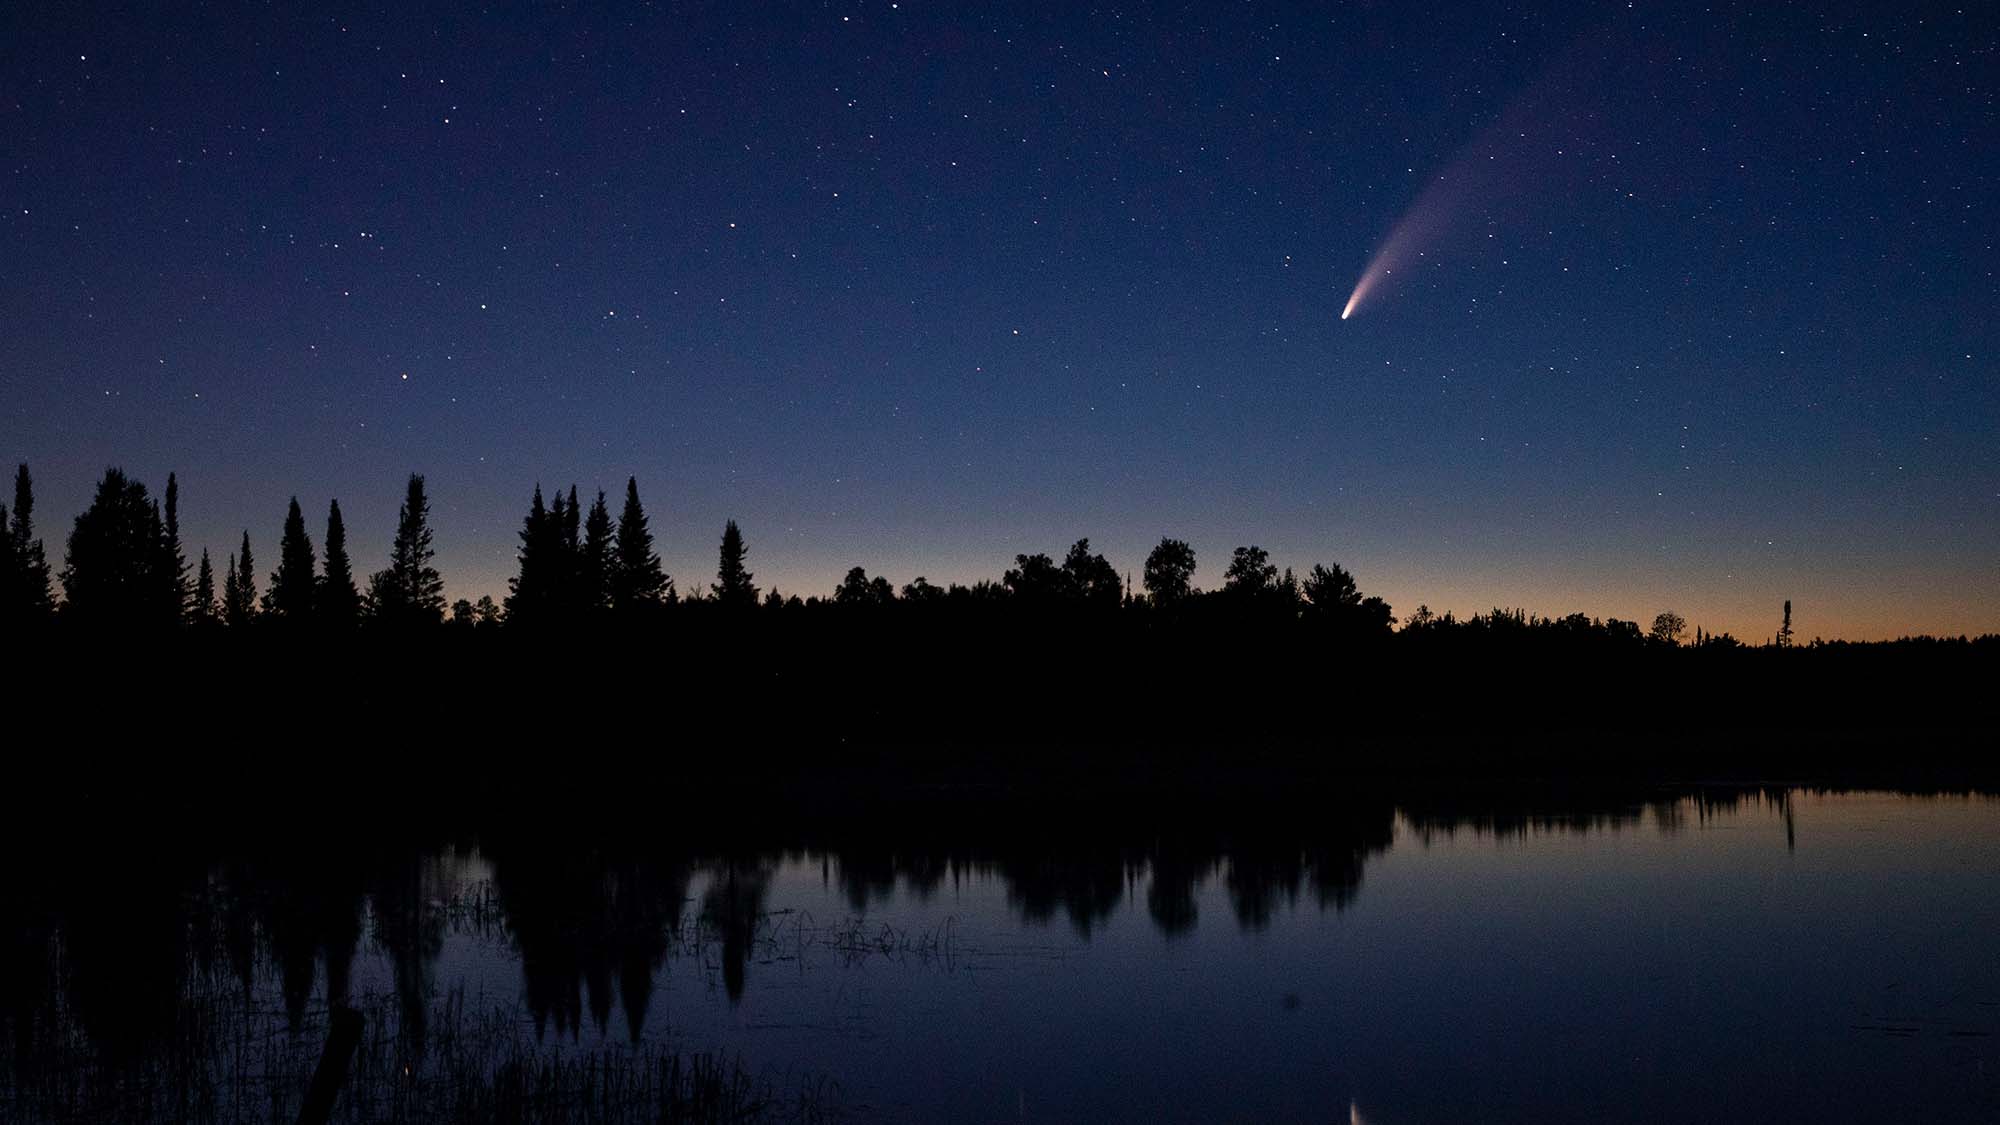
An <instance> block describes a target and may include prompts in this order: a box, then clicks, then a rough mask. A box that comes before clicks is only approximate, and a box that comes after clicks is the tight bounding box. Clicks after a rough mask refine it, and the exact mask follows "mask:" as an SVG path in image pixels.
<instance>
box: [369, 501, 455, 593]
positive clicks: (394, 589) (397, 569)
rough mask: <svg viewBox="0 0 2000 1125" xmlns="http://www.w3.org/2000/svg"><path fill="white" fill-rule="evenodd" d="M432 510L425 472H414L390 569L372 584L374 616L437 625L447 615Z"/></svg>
mask: <svg viewBox="0 0 2000 1125" xmlns="http://www.w3.org/2000/svg"><path fill="white" fill-rule="evenodd" d="M430 513H431V506H430V501H429V500H427V499H425V497H424V478H423V475H422V474H421V473H411V474H410V485H409V491H408V493H407V495H406V496H405V497H404V500H403V506H402V509H401V510H400V511H398V512H397V513H396V540H395V542H394V543H393V544H391V545H390V548H389V569H387V570H385V571H381V572H379V573H378V574H377V575H376V576H375V577H374V578H373V579H371V581H370V584H369V585H370V589H369V593H370V594H371V595H372V600H373V601H374V603H375V616H376V618H377V619H378V620H380V621H382V622H384V623H386V624H394V625H435V624H437V623H439V622H440V621H442V620H443V619H444V578H443V577H442V576H441V575H439V574H438V572H437V568H436V567H435V566H433V565H431V561H432V560H433V559H434V558H435V557H436V556H437V551H436V549H435V548H433V547H432V546H431V527H430Z"/></svg>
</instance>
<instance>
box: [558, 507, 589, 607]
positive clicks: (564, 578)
mask: <svg viewBox="0 0 2000 1125" xmlns="http://www.w3.org/2000/svg"><path fill="white" fill-rule="evenodd" d="M556 526H557V528H558V529H559V531H560V533H561V535H560V538H561V543H562V549H561V550H560V551H559V552H558V553H557V557H558V558H560V559H561V560H562V565H561V567H560V568H559V569H558V570H557V575H558V577H559V580H560V586H559V587H558V591H557V595H556V604H557V605H558V606H560V607H561V611H562V615H563V619H564V620H565V621H572V622H573V621H575V620H576V619H577V617H578V616H579V615H581V614H582V612H583V600H584V599H583V578H582V574H583V542H582V536H581V534H580V533H581V531H582V529H583V512H582V511H581V510H580V509H578V507H577V504H576V485H574V484H572V485H570V486H569V500H568V502H567V503H562V502H558V503H557V505H556Z"/></svg>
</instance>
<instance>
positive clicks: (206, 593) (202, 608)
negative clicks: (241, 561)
mask: <svg viewBox="0 0 2000 1125" xmlns="http://www.w3.org/2000/svg"><path fill="white" fill-rule="evenodd" d="M188 622H189V624H191V625H194V626H195V627H196V628H206V627H208V626H210V625H213V624H215V568H214V567H213V566H211V565H210V564H209V561H208V548H206V547H203V548H202V549H201V566H200V567H198V568H197V569H196V570H195V578H194V601H193V603H192V604H191V605H189V607H188Z"/></svg>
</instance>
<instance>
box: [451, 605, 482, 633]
mask: <svg viewBox="0 0 2000 1125" xmlns="http://www.w3.org/2000/svg"><path fill="white" fill-rule="evenodd" d="M478 622H479V619H478V617H476V616H475V615H474V614H473V610H472V602H471V601H470V600H469V599H466V598H460V599H458V600H457V601H455V602H453V603H451V619H450V620H449V621H447V622H446V624H448V625H451V626H453V627H455V628H461V629H470V628H472V627H473V626H474V625H476V624H478Z"/></svg>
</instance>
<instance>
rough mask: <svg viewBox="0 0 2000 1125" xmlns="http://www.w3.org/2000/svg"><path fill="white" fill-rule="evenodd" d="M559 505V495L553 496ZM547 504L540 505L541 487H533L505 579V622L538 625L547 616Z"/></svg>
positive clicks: (550, 543) (551, 547) (551, 549)
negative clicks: (513, 565) (517, 546)
mask: <svg viewBox="0 0 2000 1125" xmlns="http://www.w3.org/2000/svg"><path fill="white" fill-rule="evenodd" d="M556 495H557V500H558V502H560V500H561V496H562V494H561V493H557V494H556ZM551 523H552V521H551V520H550V519H549V510H548V507H547V505H545V504H543V503H542V486H541V485H540V484H537V485H535V498H534V499H533V500H532V501H530V502H529V504H528V516H527V518H526V519H525V520H523V521H522V523H521V548H520V552H519V553H518V555H516V571H515V574H514V577H512V578H509V579H508V580H507V597H506V605H507V620H508V621H509V622H510V623H514V624H527V625H540V624H542V623H543V622H544V620H545V619H546V617H547V615H548V603H549V585H550V581H551V577H552V575H551V570H550V568H551V567H552V566H553V565H554V561H555V560H554V558H553V557H552V556H553V552H554V549H555V544H554V542H553V537H552V526H551Z"/></svg>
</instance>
